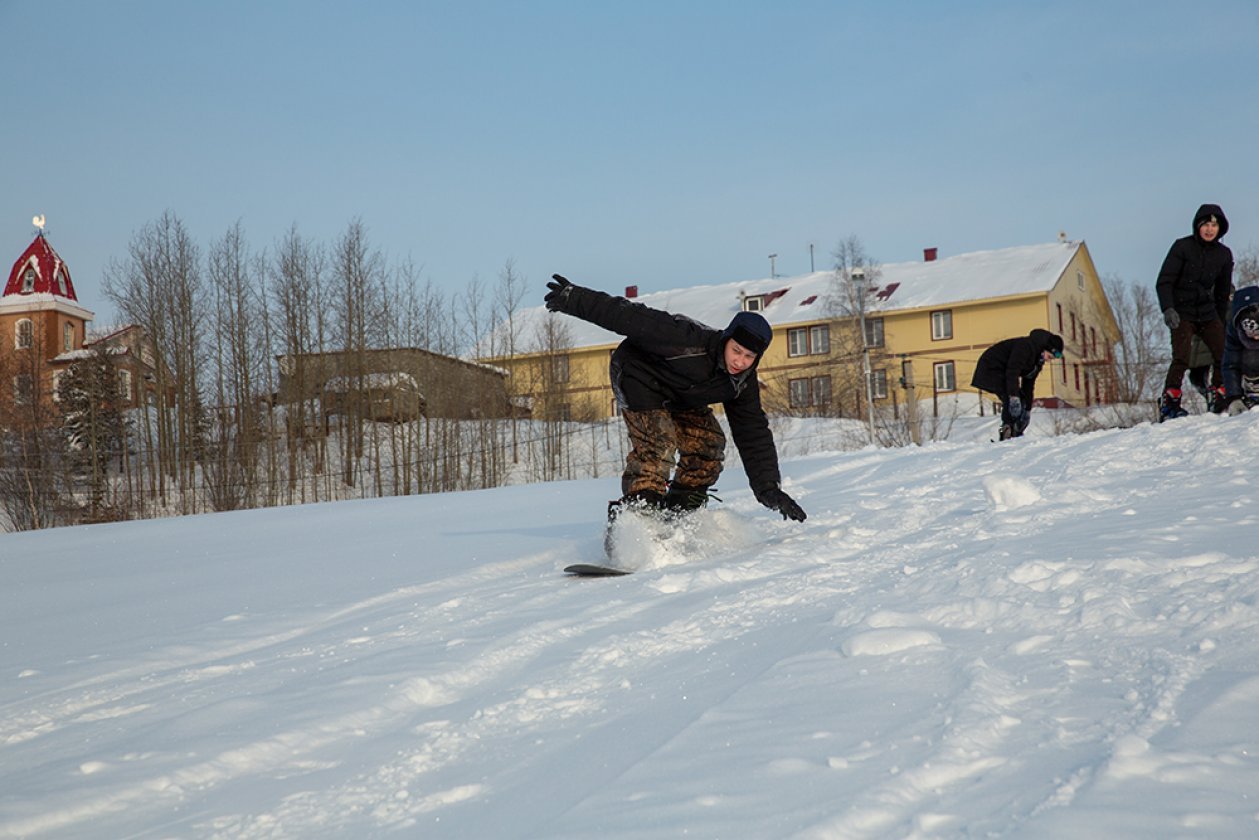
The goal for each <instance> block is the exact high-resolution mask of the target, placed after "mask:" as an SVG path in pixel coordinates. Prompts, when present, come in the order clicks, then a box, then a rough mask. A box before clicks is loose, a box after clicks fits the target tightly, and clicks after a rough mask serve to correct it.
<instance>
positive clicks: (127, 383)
mask: <svg viewBox="0 0 1259 840" xmlns="http://www.w3.org/2000/svg"><path fill="white" fill-rule="evenodd" d="M118 391H119V396H120V397H122V401H123V402H125V403H129V402H131V371H129V370H120V371H118Z"/></svg>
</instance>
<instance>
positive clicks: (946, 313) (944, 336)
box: [931, 309, 953, 341]
mask: <svg viewBox="0 0 1259 840" xmlns="http://www.w3.org/2000/svg"><path fill="white" fill-rule="evenodd" d="M952 337H953V310H952V309H937V310H936V311H935V312H932V313H931V340H932V341H947V340H948V339H950V338H952Z"/></svg>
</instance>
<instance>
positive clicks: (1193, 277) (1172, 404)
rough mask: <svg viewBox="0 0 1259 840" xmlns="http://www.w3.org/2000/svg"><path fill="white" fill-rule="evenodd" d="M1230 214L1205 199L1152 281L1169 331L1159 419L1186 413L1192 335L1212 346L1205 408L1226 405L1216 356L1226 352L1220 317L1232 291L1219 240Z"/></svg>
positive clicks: (1229, 264) (1229, 260)
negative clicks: (1184, 403)
mask: <svg viewBox="0 0 1259 840" xmlns="http://www.w3.org/2000/svg"><path fill="white" fill-rule="evenodd" d="M1226 233H1228V219H1227V218H1225V216H1224V211H1223V210H1221V209H1220V206H1219V205H1218V204H1204V205H1202V206H1201V207H1199V208H1198V212H1197V213H1194V215H1193V235H1191V236H1184V237H1181V238H1180V239H1177V240H1176V241H1175V242H1173V243H1172V246H1171V248H1170V249H1168V251H1167V256H1166V257H1165V258H1164V260H1163V266H1162V268H1160V269H1159V272H1158V281H1157V282H1156V283H1155V284H1154V288H1155V291H1156V292H1157V293H1158V306H1159V309H1161V310H1162V311H1163V322H1164V323H1165V324H1167V328H1168V330H1170V331H1171V344H1172V361H1171V364H1170V365H1169V366H1168V368H1167V378H1166V379H1165V380H1164V382H1163V394H1162V396H1161V397H1159V422H1162V421H1164V420H1167V419H1170V418H1173V417H1184V416H1185V415H1186V414H1188V412H1187V411H1185V409H1184V408H1183V407H1181V404H1180V397H1181V390H1180V386H1181V383H1182V381H1183V380H1184V377H1185V370H1186V369H1188V367H1189V354H1190V349H1191V346H1192V343H1193V337H1194V336H1195V335H1196V336H1200V337H1201V338H1202V341H1203V343H1204V344H1206V346H1207V347H1208V348H1209V349H1210V350H1211V361H1212V365H1211V385H1210V387H1209V388H1208V389H1207V408H1208V410H1210V411H1216V412H1219V411H1223V410H1224V407H1225V400H1224V390H1225V389H1224V387H1223V378H1222V376H1221V373H1220V360H1221V358H1222V357H1223V355H1224V322H1225V321H1227V320H1228V311H1229V310H1228V305H1229V304H1228V302H1229V297H1230V296H1231V295H1232V293H1233V252H1232V251H1230V250H1229V249H1228V246H1227V245H1225V244H1224V243H1222V242H1220V240H1221V239H1223V238H1224V234H1226Z"/></svg>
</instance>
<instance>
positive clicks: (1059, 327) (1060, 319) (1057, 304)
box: [1054, 303, 1062, 334]
mask: <svg viewBox="0 0 1259 840" xmlns="http://www.w3.org/2000/svg"><path fill="white" fill-rule="evenodd" d="M1054 306H1055V307H1056V308H1057V310H1058V333H1059V334H1061V333H1062V304H1061V303H1055V304H1054Z"/></svg>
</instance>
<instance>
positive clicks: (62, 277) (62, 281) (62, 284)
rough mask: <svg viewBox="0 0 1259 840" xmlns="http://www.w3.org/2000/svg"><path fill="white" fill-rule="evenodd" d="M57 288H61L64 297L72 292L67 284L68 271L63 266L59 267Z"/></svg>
mask: <svg viewBox="0 0 1259 840" xmlns="http://www.w3.org/2000/svg"><path fill="white" fill-rule="evenodd" d="M57 289H58V290H60V292H61V296H62V297H69V296H70V292H69V291H68V287H67V285H66V272H65V269H62V268H59V269H57Z"/></svg>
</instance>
